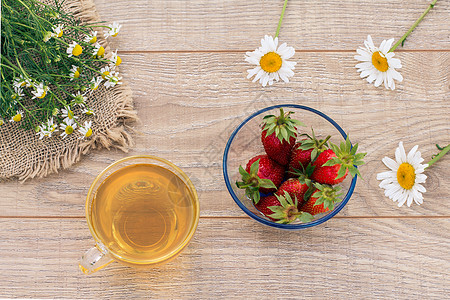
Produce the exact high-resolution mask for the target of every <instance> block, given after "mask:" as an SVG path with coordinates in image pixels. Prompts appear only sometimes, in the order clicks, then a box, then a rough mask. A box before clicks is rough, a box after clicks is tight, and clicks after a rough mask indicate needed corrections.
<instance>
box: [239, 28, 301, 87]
mask: <svg viewBox="0 0 450 300" xmlns="http://www.w3.org/2000/svg"><path fill="white" fill-rule="evenodd" d="M294 54H295V49H294V48H293V47H288V46H287V45H286V43H283V44H281V45H280V46H279V47H278V38H277V37H276V38H275V39H274V38H273V37H271V36H268V35H266V36H264V38H263V39H261V47H259V48H258V49H256V50H255V51H253V52H247V53H246V54H245V55H246V57H245V61H247V62H249V63H251V64H254V65H256V67H255V68H253V69H250V70H247V72H248V75H247V78H251V77H253V76H255V78H253V82H256V81H257V80H259V83H261V84H262V86H266V85H267V84H269V85H272V84H273V82H274V81H279V80H280V78H281V79H282V80H283V81H284V82H289V77H292V76H294V71H292V70H294V69H295V65H296V64H297V63H296V62H292V61H287V60H288V59H289V58H291V57H292V56H294Z"/></svg>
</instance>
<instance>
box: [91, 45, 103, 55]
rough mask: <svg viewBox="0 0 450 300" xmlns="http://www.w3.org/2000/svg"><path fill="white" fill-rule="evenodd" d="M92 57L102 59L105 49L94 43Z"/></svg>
mask: <svg viewBox="0 0 450 300" xmlns="http://www.w3.org/2000/svg"><path fill="white" fill-rule="evenodd" d="M92 55H93V56H97V57H103V56H104V55H105V48H103V46H102V45H100V44H99V43H95V45H94V50H93V51H92Z"/></svg>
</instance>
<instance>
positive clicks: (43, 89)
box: [31, 82, 49, 99]
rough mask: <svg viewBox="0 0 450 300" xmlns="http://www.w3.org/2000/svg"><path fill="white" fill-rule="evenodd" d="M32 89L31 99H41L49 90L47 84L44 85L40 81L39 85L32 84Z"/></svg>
mask: <svg viewBox="0 0 450 300" xmlns="http://www.w3.org/2000/svg"><path fill="white" fill-rule="evenodd" d="M34 89H35V90H34V91H31V93H32V94H33V95H34V96H33V98H31V99H35V98H38V99H42V98H44V97H45V95H47V92H48V91H49V87H48V86H44V83H43V82H41V83H40V84H39V85H34Z"/></svg>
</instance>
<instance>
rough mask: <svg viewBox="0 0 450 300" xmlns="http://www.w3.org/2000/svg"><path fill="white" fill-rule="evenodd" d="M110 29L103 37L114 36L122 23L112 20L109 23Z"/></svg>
mask: <svg viewBox="0 0 450 300" xmlns="http://www.w3.org/2000/svg"><path fill="white" fill-rule="evenodd" d="M109 27H110V29H109V30H108V31H107V32H106V33H105V38H108V37H110V36H112V37H116V36H117V34H118V33H119V31H120V28H122V25H119V23H117V22H113V23H112V24H111V25H109Z"/></svg>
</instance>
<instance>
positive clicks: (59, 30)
mask: <svg viewBox="0 0 450 300" xmlns="http://www.w3.org/2000/svg"><path fill="white" fill-rule="evenodd" d="M63 29H64V25H63V24H59V25H58V26H53V27H52V30H53V34H52V36H53V37H58V38H60V37H62V35H63V33H64V32H63Z"/></svg>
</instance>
